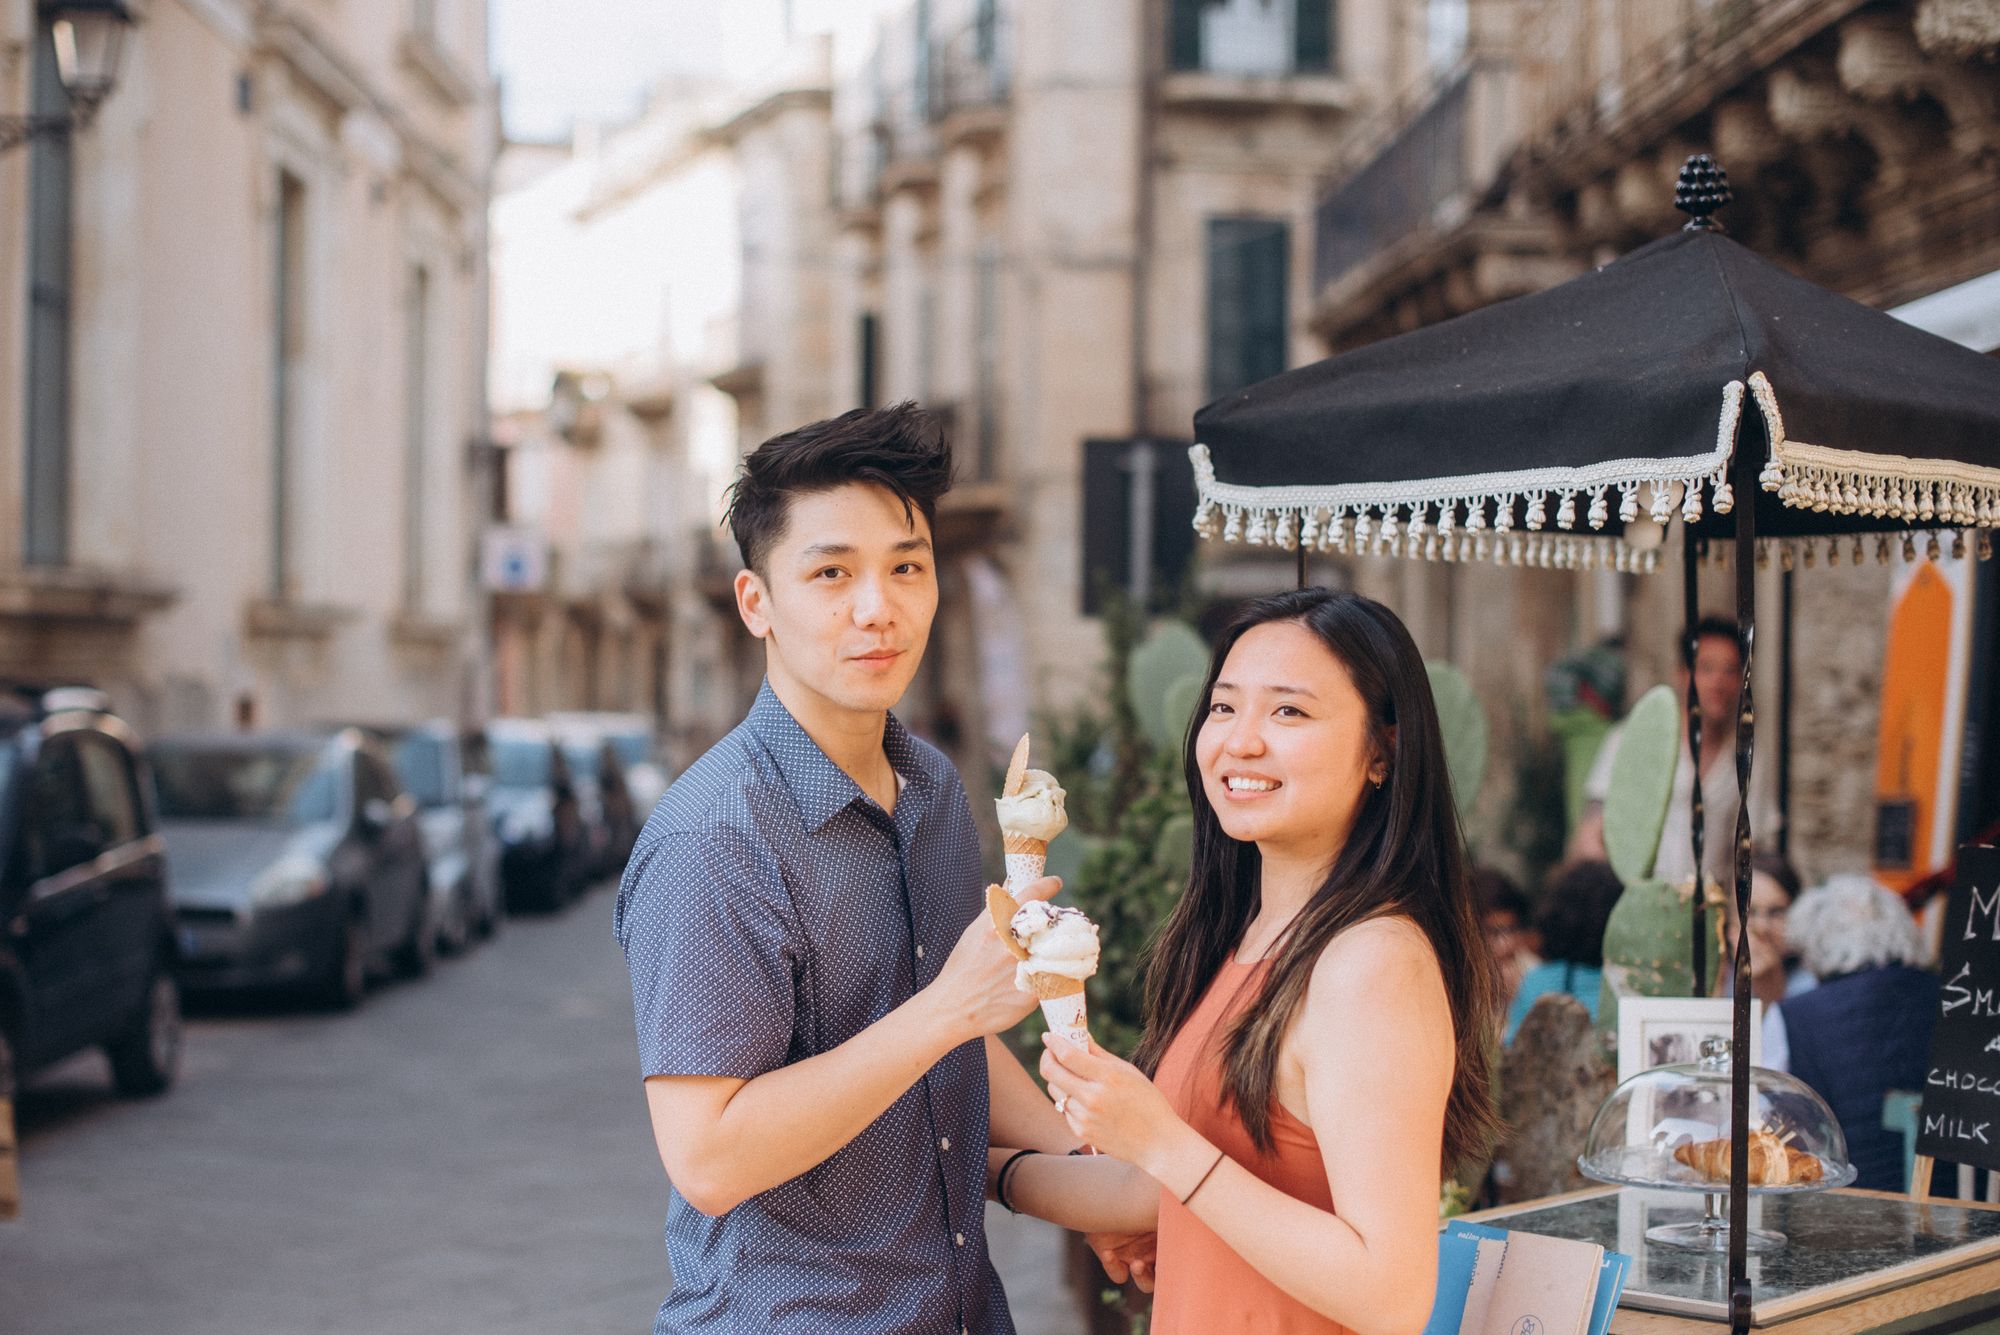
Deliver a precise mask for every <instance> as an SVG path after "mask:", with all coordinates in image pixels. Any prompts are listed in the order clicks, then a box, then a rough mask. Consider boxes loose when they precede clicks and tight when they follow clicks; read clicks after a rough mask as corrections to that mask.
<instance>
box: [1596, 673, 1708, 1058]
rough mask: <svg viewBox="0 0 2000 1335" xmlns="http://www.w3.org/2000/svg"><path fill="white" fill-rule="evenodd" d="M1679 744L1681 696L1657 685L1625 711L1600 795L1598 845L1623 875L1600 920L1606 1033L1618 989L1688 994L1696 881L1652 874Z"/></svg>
mask: <svg viewBox="0 0 2000 1335" xmlns="http://www.w3.org/2000/svg"><path fill="white" fill-rule="evenodd" d="M1680 745H1681V719H1680V703H1679V701H1678V700H1676V699H1675V697H1674V693H1673V691H1672V690H1671V689H1670V688H1668V687H1665V686H1655V687H1654V688H1653V689H1652V690H1650V691H1648V692H1646V693H1645V694H1644V695H1642V696H1640V697H1639V703H1638V704H1636V705H1634V706H1632V712H1631V713H1630V714H1627V715H1626V716H1625V723H1624V726H1623V728H1622V730H1621V731H1620V733H1619V739H1618V754H1617V755H1616V756H1614V757H1613V758H1612V761H1611V787H1610V789H1609V790H1608V791H1607V792H1606V794H1605V798H1604V848H1605V852H1606V853H1607V854H1608V855H1609V856H1610V858H1611V866H1612V869H1613V870H1614V871H1616V872H1617V873H1618V879H1619V880H1621V881H1623V882H1624V883H1625V891H1624V893H1623V894H1621V895H1620V896H1619V897H1618V904H1617V906H1616V907H1615V908H1613V909H1612V910H1611V919H1610V921H1609V922H1607V923H1606V924H1605V927H1604V978H1603V982H1602V984H1601V985H1600V988H1599V991H1598V997H1597V1023H1598V1027H1599V1028H1600V1029H1601V1030H1603V1031H1604V1032H1605V1033H1606V1034H1616V1033H1617V1032H1618V999H1619V998H1620V997H1686V996H1692V995H1694V900H1693V896H1694V882H1693V880H1692V879H1690V880H1689V881H1688V883H1687V884H1686V885H1683V886H1674V885H1668V884H1667V883H1666V882H1665V881H1660V880H1655V879H1654V878H1653V863H1654V862H1655V860H1656V859H1657V858H1658V857H1659V853H1660V833H1661V831H1662V830H1664V829H1665V828H1666V823H1667V806H1668V803H1669V801H1670V800H1671V799H1672V797H1673V788H1674V767H1675V765H1677V764H1678V763H1679V759H1680V757H1679V754H1678V751H1679V747H1680Z"/></svg>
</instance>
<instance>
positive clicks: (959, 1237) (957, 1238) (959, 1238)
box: [951, 1233, 965, 1247]
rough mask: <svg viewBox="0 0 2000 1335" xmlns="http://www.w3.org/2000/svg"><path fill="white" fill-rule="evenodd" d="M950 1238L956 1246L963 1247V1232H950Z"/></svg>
mask: <svg viewBox="0 0 2000 1335" xmlns="http://www.w3.org/2000/svg"><path fill="white" fill-rule="evenodd" d="M951 1240H952V1241H953V1242H954V1243H956V1244H957V1245H958V1246H960V1247H963V1246H964V1245H965V1234H963V1233H954V1234H952V1235H951Z"/></svg>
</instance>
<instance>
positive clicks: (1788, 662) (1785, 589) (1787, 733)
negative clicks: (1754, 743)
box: [1772, 570, 1797, 858]
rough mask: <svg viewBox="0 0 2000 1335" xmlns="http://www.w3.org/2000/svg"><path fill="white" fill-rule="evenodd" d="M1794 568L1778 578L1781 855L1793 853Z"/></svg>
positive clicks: (1777, 843)
mask: <svg viewBox="0 0 2000 1335" xmlns="http://www.w3.org/2000/svg"><path fill="white" fill-rule="evenodd" d="M1795 573H1796V572H1795V571H1791V570H1787V571H1785V572H1784V574H1782V575H1780V576H1779V577H1778V832H1777V836H1776V838H1775V839H1774V840H1773V841H1772V846H1773V847H1774V848H1776V849H1777V852H1778V856H1779V857H1781V858H1788V857H1790V856H1791V853H1792V624H1793V619H1794V613H1795V611H1796V605H1795V604H1794V602H1793V599H1794V598H1795V597H1796V596H1797V594H1796V592H1795V591H1794V589H1793V587H1792V576H1793V575H1794V574H1795Z"/></svg>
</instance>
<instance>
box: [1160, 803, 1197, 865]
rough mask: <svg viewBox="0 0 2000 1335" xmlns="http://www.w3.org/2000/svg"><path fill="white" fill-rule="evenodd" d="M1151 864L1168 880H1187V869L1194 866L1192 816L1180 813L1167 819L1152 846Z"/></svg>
mask: <svg viewBox="0 0 2000 1335" xmlns="http://www.w3.org/2000/svg"><path fill="white" fill-rule="evenodd" d="M1153 862H1154V865H1156V866H1157V867H1159V869H1160V870H1161V871H1162V872H1163V873H1165V874H1166V875H1167V877H1168V878H1169V879H1171V880H1175V881H1185V880H1186V879H1187V875H1188V869H1189V868H1191V867H1192V866H1193V865H1194V817H1193V816H1191V815H1189V814H1188V813H1187V812H1185V811H1182V812H1176V813H1175V814H1174V815H1171V816H1169V817H1167V819H1166V823H1165V824H1163V825H1161V826H1160V837H1159V839H1158V840H1157V841H1156V842H1155V843H1154V845H1153Z"/></svg>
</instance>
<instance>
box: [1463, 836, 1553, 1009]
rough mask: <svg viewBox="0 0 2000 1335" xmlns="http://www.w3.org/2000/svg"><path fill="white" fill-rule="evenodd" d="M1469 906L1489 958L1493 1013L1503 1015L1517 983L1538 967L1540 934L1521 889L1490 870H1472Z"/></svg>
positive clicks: (1481, 868) (1478, 868) (1517, 987)
mask: <svg viewBox="0 0 2000 1335" xmlns="http://www.w3.org/2000/svg"><path fill="white" fill-rule="evenodd" d="M1472 903H1473V906H1474V907H1475V908H1476V909H1477V910H1478V912H1479V930H1480V933H1481V935H1483V936H1484V937H1485V939H1486V949H1487V951H1488V953H1489V954H1490V955H1491V956H1492V958H1493V999H1494V1012H1495V1013H1496V1014H1499V1015H1505V1014H1506V1013H1507V1011H1508V1009H1509V1008H1510V1007H1511V1006H1512V1005H1513V1003H1514V993H1515V992H1516V991H1518V990H1519V989H1520V986H1521V980H1522V979H1523V978H1525V977H1526V976H1527V975H1528V974H1529V973H1531V972H1533V971H1534V970H1535V969H1537V968H1539V967H1540V966H1541V963H1542V957H1541V955H1540V954H1539V953H1538V952H1539V950H1540V948H1541V944H1542V934H1541V933H1540V932H1539V931H1537V930H1536V929H1535V928H1534V927H1533V926H1532V923H1533V921H1534V914H1533V910H1532V909H1530V907H1529V905H1528V897H1527V896H1526V895H1524V894H1522V893H1521V887H1519V886H1517V885H1515V884H1514V882H1513V880H1512V879H1511V878H1510V877H1508V876H1507V874H1506V873H1505V872H1501V871H1497V870H1495V869H1494V868H1492V867H1474V868H1473V869H1472Z"/></svg>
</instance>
